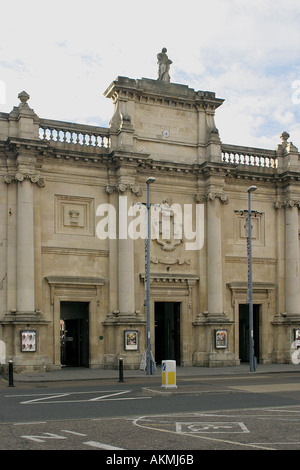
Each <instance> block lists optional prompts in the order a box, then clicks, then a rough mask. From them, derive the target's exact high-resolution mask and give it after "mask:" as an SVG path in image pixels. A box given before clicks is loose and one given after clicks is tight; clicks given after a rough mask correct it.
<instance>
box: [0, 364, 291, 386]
mask: <svg viewBox="0 0 300 470" xmlns="http://www.w3.org/2000/svg"><path fill="white" fill-rule="evenodd" d="M282 372H295V373H299V375H300V365H294V364H258V365H257V369H256V371H255V372H250V368H249V364H242V365H239V366H235V367H211V368H210V367H180V366H178V367H176V376H177V379H178V380H180V378H197V377H211V376H230V375H231V376H232V375H240V374H242V375H248V374H249V375H253V374H268V373H282ZM0 377H1V378H2V379H5V380H8V375H7V374H3V375H0ZM131 378H145V380H146V381H149V382H150V383H151V381H154V380H155V379H160V378H161V367H158V368H157V370H156V371H155V373H154V374H153V375H147V374H146V372H145V371H143V370H124V371H123V379H124V381H127V380H129V379H131ZM100 379H105V380H111V381H112V382H118V381H119V371H118V370H107V369H88V368H84V367H78V368H75V367H74V368H73V367H65V368H63V369H61V370H58V371H53V372H45V373H27V374H15V373H14V374H13V381H14V383H18V382H19V383H21V382H23V383H26V382H27V383H30V382H32V383H35V382H62V381H80V380H100Z"/></svg>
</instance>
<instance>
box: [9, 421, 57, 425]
mask: <svg viewBox="0 0 300 470" xmlns="http://www.w3.org/2000/svg"><path fill="white" fill-rule="evenodd" d="M24 424H25V425H27V424H30V425H33V424H48V423H47V421H28V422H27V423H13V425H14V426H24Z"/></svg>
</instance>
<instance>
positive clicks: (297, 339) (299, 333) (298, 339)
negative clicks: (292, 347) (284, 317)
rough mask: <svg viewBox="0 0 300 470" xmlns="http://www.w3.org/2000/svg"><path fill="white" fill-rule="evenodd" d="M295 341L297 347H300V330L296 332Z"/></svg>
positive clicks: (297, 329)
mask: <svg viewBox="0 0 300 470" xmlns="http://www.w3.org/2000/svg"><path fill="white" fill-rule="evenodd" d="M294 341H295V342H296V347H297V348H298V347H299V346H300V328H296V329H295V330H294Z"/></svg>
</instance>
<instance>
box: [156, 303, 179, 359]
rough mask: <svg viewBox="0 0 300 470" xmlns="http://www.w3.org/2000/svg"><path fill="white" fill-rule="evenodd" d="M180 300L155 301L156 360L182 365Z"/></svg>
mask: <svg viewBox="0 0 300 470" xmlns="http://www.w3.org/2000/svg"><path fill="white" fill-rule="evenodd" d="M180 305H181V304H180V302H155V361H156V363H157V364H160V363H161V362H162V361H164V360H174V361H176V364H177V365H180Z"/></svg>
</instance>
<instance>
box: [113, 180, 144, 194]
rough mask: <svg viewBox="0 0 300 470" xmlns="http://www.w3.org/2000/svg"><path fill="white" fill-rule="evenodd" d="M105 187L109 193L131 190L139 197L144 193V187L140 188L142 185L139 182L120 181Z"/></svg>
mask: <svg viewBox="0 0 300 470" xmlns="http://www.w3.org/2000/svg"><path fill="white" fill-rule="evenodd" d="M105 189H106V192H107V193H108V194H111V193H113V192H118V193H125V192H126V191H131V192H132V193H133V194H135V195H136V196H138V197H141V196H142V195H143V190H142V188H140V186H139V185H137V184H124V183H120V184H116V185H107V186H106V188H105Z"/></svg>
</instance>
